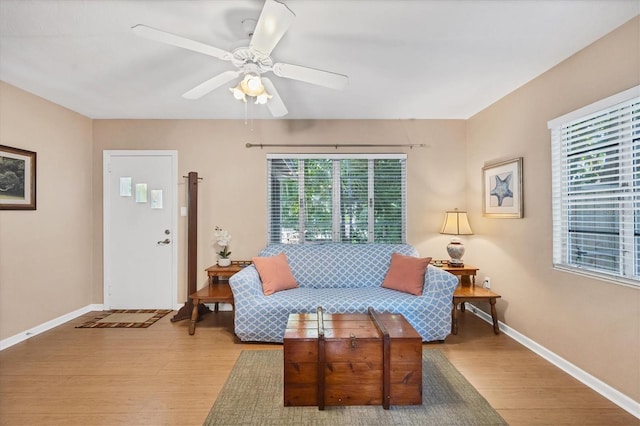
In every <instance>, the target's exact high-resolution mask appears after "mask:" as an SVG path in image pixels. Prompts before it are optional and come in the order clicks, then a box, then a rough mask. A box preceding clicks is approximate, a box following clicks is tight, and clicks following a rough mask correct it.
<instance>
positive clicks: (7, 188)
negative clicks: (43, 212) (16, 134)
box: [0, 145, 36, 210]
mask: <svg viewBox="0 0 640 426" xmlns="http://www.w3.org/2000/svg"><path fill="white" fill-rule="evenodd" d="M35 209H36V153H35V152H31V151H25V150H24V149H18V148H11V147H9V146H4V145H0V210H35Z"/></svg>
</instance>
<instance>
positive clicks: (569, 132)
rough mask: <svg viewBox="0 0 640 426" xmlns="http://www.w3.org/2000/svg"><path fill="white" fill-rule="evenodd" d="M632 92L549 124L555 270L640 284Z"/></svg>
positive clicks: (639, 101)
mask: <svg viewBox="0 0 640 426" xmlns="http://www.w3.org/2000/svg"><path fill="white" fill-rule="evenodd" d="M639 94H640V86H638V87H635V88H633V89H630V90H627V91H625V92H623V93H620V94H618V95H615V96H612V97H611V98H607V99H605V100H603V101H600V102H597V103H595V104H593V105H590V106H587V107H585V108H582V109H580V110H578V111H574V112H573V113H570V114H567V115H565V116H563V117H560V118H557V119H555V120H552V121H550V122H549V128H550V129H551V144H552V148H551V149H552V173H553V262H554V266H555V267H558V268H563V269H569V270H573V271H580V272H584V273H587V274H593V275H596V276H602V277H605V278H606V277H609V278H611V277H615V278H616V281H618V282H623V283H626V284H631V285H635V286H640V96H639Z"/></svg>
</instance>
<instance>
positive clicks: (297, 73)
mask: <svg viewBox="0 0 640 426" xmlns="http://www.w3.org/2000/svg"><path fill="white" fill-rule="evenodd" d="M273 73H274V74H275V75H277V76H279V77H284V78H291V79H293V80H300V81H305V82H307V83H311V84H317V85H319V86H324V87H328V88H330V89H336V90H342V89H344V88H345V87H347V83H349V77H347V76H346V75H342V74H337V73H334V72H330V71H322V70H317V69H315V68H309V67H301V66H299V65H291V64H281V63H277V64H273Z"/></svg>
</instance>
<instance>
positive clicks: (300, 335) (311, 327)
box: [283, 308, 422, 410]
mask: <svg viewBox="0 0 640 426" xmlns="http://www.w3.org/2000/svg"><path fill="white" fill-rule="evenodd" d="M283 352H284V405H285V406H308V405H317V406H318V408H319V409H321V410H322V409H324V407H325V405H382V406H383V407H384V408H385V409H389V405H420V404H422V338H421V337H420V335H419V334H418V333H417V332H416V331H415V330H414V329H413V327H411V325H410V324H409V323H408V322H407V320H406V319H405V318H404V317H403V316H402V315H399V314H387V313H384V314H381V313H376V312H375V311H374V310H373V309H371V308H369V314H326V313H324V312H323V311H322V309H321V308H318V312H317V313H315V314H290V315H289V321H288V323H287V329H286V331H285V335H284V351H283Z"/></svg>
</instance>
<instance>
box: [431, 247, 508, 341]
mask: <svg viewBox="0 0 640 426" xmlns="http://www.w3.org/2000/svg"><path fill="white" fill-rule="evenodd" d="M431 263H432V264H433V265H435V266H437V267H439V268H441V269H443V270H445V271H447V272H449V273H452V274H453V275H457V276H458V277H459V283H458V287H457V288H456V289H455V291H454V292H453V307H452V309H451V334H454V335H455V334H458V305H460V310H461V311H462V312H464V311H465V302H476V301H487V302H489V305H490V307H491V321H492V322H493V332H494V333H495V334H499V333H500V328H499V327H498V315H497V313H496V300H497V299H499V298H501V297H502V296H500V295H499V294H497V293H494V292H492V291H491V290H489V289H486V288H484V287H476V272H478V270H479V268H476V267H475V266H471V265H464V266H449V264H448V263H447V261H446V260H436V261H432V262H431Z"/></svg>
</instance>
